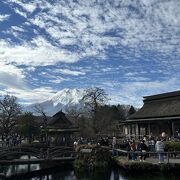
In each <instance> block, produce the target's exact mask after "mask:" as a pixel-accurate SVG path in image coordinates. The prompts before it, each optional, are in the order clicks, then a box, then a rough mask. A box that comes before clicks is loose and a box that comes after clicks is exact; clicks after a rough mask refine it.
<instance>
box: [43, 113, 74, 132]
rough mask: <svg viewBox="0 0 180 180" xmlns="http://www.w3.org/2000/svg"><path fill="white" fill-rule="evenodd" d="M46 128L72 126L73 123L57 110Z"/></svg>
mask: <svg viewBox="0 0 180 180" xmlns="http://www.w3.org/2000/svg"><path fill="white" fill-rule="evenodd" d="M47 127H48V128H55V129H57V128H62V129H63V128H72V127H74V124H73V123H72V122H71V121H69V120H68V119H67V118H66V116H65V114H64V113H63V112H62V111H59V112H57V113H56V114H55V115H54V116H53V117H52V118H51V119H50V120H49V121H48V126H47Z"/></svg>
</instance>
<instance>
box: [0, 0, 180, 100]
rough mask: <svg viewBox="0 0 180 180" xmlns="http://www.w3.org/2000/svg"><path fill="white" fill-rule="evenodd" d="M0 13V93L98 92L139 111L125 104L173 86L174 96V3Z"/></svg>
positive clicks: (34, 4)
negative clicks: (91, 89)
mask: <svg viewBox="0 0 180 180" xmlns="http://www.w3.org/2000/svg"><path fill="white" fill-rule="evenodd" d="M0 7H1V8H2V10H1V8H0V30H1V33H0V62H1V63H0V78H1V79H2V80H1V83H0V90H1V92H2V93H3V92H6V91H7V92H9V91H8V90H7V89H9V88H14V91H12V92H14V93H15V94H18V93H17V92H15V91H19V92H21V90H22V92H23V93H22V94H26V92H28V93H30V92H34V91H35V92H37V91H36V90H37V89H38V88H40V89H41V88H44V90H45V91H46V89H47V87H50V88H51V90H52V91H51V90H50V93H49V92H48V93H49V95H50V94H52V92H53V91H56V90H59V89H62V88H65V87H70V88H84V87H89V86H96V85H98V86H102V87H104V88H106V89H107V88H109V89H107V91H110V90H111V92H113V88H114V91H116V92H118V93H117V94H119V101H120V100H121V101H123V103H125V102H127V103H135V104H138V103H137V102H135V100H133V98H130V97H132V96H133V97H134V98H137V96H142V95H148V94H151V93H156V92H157V91H156V90H158V92H157V93H160V92H161V91H163V90H168V89H167V88H166V84H167V82H168V83H170V82H171V81H172V82H173V83H172V85H171V88H170V89H171V90H176V89H177V88H178V85H179V82H178V79H179V78H180V74H179V72H180V36H179V33H180V11H179V7H180V1H179V0H171V1H166V0H165V1H164V0H141V1H139V0H114V1H111V0H103V1H101V0H98V1H97V0H96V1H95V0H76V1H73V0H68V1H67V0H62V1H59V0H53V1H51V2H49V1H47V0H34V1H27V0H24V1H18V0H7V1H5V2H1V3H0ZM7 69H9V70H7ZM143 83H144V85H143ZM108 84H114V85H113V88H112V87H110V86H108ZM116 84H121V86H117V85H116ZM150 84H152V89H150ZM156 84H158V85H160V86H161V85H162V88H158V87H157V86H156ZM20 87H21V88H20ZM128 87H131V89H132V90H130V89H129V88H128ZM119 88H121V89H119ZM125 89H128V93H129V94H128V93H126V90H125ZM170 89H169V90H170ZM146 90H148V91H146ZM121 92H122V93H123V94H126V96H125V99H126V100H124V99H121V98H120V97H121V95H120V94H121ZM146 92H148V94H145V93H146ZM12 94H13V93H12ZM19 94H21V93H19ZM37 94H38V93H37ZM111 96H112V97H113V95H111ZM19 97H20V98H22V99H24V100H25V99H26V98H27V96H26V95H24V96H23V95H22V96H21V95H19ZM27 99H28V100H29V101H30V100H32V101H34V100H40V99H42V96H39V98H37V97H36V98H35V99H33V98H31V99H30V98H27ZM115 99H117V98H115ZM120 103H121V102H120Z"/></svg>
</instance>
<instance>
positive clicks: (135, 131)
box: [121, 91, 180, 138]
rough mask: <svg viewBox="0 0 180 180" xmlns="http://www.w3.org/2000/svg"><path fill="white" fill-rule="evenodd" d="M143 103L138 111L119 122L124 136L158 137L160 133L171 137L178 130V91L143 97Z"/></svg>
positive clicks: (179, 120)
mask: <svg viewBox="0 0 180 180" xmlns="http://www.w3.org/2000/svg"><path fill="white" fill-rule="evenodd" d="M143 102H144V105H143V107H142V108H141V109H140V110H138V111H137V112H136V113H134V114H133V115H131V116H130V117H129V118H128V119H127V120H126V121H124V122H121V125H123V127H124V133H125V135H126V136H129V137H134V138H137V137H138V138H140V137H142V136H144V135H149V136H150V135H153V136H159V135H160V134H161V133H162V132H165V133H166V134H167V135H168V136H173V135H175V133H176V132H177V131H179V130H180V91H175V92H169V93H164V94H157V95H153V96H145V97H144V99H143Z"/></svg>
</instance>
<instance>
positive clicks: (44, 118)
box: [33, 104, 48, 142]
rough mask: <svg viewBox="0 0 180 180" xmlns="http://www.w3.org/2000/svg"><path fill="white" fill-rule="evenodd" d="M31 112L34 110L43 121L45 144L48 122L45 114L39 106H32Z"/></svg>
mask: <svg viewBox="0 0 180 180" xmlns="http://www.w3.org/2000/svg"><path fill="white" fill-rule="evenodd" d="M33 110H34V112H35V113H37V114H39V115H40V116H42V119H43V129H44V131H45V141H46V142H47V121H48V117H47V114H46V112H45V110H44V108H43V107H42V106H41V105H40V104H36V105H34V107H33Z"/></svg>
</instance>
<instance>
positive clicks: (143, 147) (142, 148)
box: [139, 140, 148, 161]
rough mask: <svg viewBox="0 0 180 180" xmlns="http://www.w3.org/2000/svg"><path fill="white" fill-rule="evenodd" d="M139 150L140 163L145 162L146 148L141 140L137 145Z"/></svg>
mask: <svg viewBox="0 0 180 180" xmlns="http://www.w3.org/2000/svg"><path fill="white" fill-rule="evenodd" d="M139 150H140V152H141V156H140V161H145V160H146V155H147V153H146V152H147V151H148V147H147V145H146V144H145V141H144V140H142V141H141V143H140V145H139Z"/></svg>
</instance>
